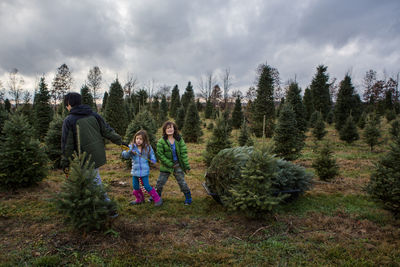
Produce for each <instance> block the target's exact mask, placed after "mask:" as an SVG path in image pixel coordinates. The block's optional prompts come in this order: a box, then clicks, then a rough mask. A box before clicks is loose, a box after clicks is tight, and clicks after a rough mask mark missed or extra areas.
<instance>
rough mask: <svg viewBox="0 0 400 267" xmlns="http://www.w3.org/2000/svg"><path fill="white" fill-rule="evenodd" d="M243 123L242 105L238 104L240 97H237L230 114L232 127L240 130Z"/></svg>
mask: <svg viewBox="0 0 400 267" xmlns="http://www.w3.org/2000/svg"><path fill="white" fill-rule="evenodd" d="M242 121H243V111H242V103H241V102H240V97H239V96H237V98H236V101H235V107H234V108H233V112H232V126H233V128H235V129H238V128H240V126H241V124H242Z"/></svg>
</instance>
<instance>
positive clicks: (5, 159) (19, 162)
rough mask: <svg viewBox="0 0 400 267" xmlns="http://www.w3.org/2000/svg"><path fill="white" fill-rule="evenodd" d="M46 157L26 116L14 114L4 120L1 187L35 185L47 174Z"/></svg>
mask: <svg viewBox="0 0 400 267" xmlns="http://www.w3.org/2000/svg"><path fill="white" fill-rule="evenodd" d="M46 165H47V157H46V154H45V151H44V148H43V147H41V146H40V143H39V141H38V140H37V139H33V133H32V128H31V126H30V125H29V124H28V121H27V120H26V118H25V117H24V116H23V115H20V114H18V113H14V114H12V115H10V119H9V120H7V121H6V122H5V123H4V127H3V136H2V137H1V142H0V177H1V179H0V187H4V188H11V189H15V188H19V187H26V186H31V185H33V184H36V183H37V182H39V181H41V180H43V178H45V177H46V174H47V166H46Z"/></svg>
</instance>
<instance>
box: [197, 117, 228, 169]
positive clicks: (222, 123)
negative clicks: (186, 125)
mask: <svg viewBox="0 0 400 267" xmlns="http://www.w3.org/2000/svg"><path fill="white" fill-rule="evenodd" d="M230 129H231V128H230V127H229V125H228V123H227V121H226V120H225V119H224V116H223V114H222V113H221V112H219V116H218V117H217V119H216V121H215V127H214V129H213V134H212V136H211V137H210V139H209V140H208V142H207V145H206V150H205V152H204V154H203V155H204V162H205V163H206V165H207V166H210V163H211V160H212V159H213V158H214V156H215V155H217V154H218V152H219V151H221V150H222V149H225V148H229V147H231V146H232V142H231V141H230V140H229V138H230V135H231V131H230Z"/></svg>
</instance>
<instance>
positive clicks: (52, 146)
mask: <svg viewBox="0 0 400 267" xmlns="http://www.w3.org/2000/svg"><path fill="white" fill-rule="evenodd" d="M63 121H64V119H63V117H61V116H59V115H56V116H54V118H53V120H52V121H51V122H50V125H49V130H48V132H47V135H46V137H45V138H44V142H45V144H46V147H47V149H46V152H47V156H48V157H49V159H50V161H51V162H52V163H53V164H52V166H53V168H54V169H59V168H61V133H62V125H63Z"/></svg>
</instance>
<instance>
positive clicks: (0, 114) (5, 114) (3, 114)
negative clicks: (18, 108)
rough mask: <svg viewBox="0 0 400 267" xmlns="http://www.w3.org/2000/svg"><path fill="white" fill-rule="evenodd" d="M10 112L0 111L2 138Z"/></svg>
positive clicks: (0, 133)
mask: <svg viewBox="0 0 400 267" xmlns="http://www.w3.org/2000/svg"><path fill="white" fill-rule="evenodd" d="M8 114H9V113H8V112H7V110H5V109H0V137H1V136H2V135H3V127H4V123H5V122H6V121H7V120H8Z"/></svg>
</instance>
